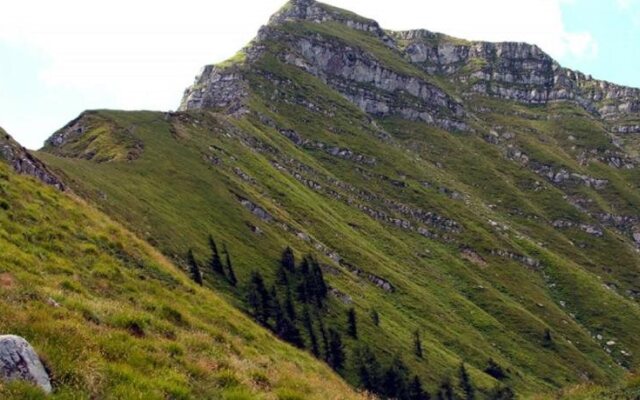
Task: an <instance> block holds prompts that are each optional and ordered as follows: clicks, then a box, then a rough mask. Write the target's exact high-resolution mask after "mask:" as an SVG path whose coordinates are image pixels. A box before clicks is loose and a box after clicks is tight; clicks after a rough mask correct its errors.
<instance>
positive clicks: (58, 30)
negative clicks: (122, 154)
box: [0, 0, 632, 142]
mask: <svg viewBox="0 0 640 400" xmlns="http://www.w3.org/2000/svg"><path fill="white" fill-rule="evenodd" d="M326 1H327V2H329V3H332V4H335V5H336V6H339V7H343V8H347V9H351V10H353V11H355V12H358V13H360V14H362V15H364V16H368V17H371V18H374V19H376V20H378V21H379V22H380V23H381V25H382V26H383V27H385V28H390V29H410V28H426V29H430V30H433V31H440V32H445V33H448V34H451V35H454V36H459V37H463V38H469V39H481V40H492V41H502V40H510V41H526V42H530V43H536V44H538V45H540V46H541V47H542V48H543V49H544V50H545V51H547V52H549V53H550V54H551V55H552V56H554V57H563V56H568V55H571V56H574V57H592V56H594V54H595V53H596V52H597V45H596V43H595V41H594V39H593V38H592V37H591V35H590V34H589V33H588V32H568V31H567V30H566V28H565V26H564V24H563V22H562V13H561V7H560V4H561V2H566V1H572V0H520V1H514V0H483V1H478V0H445V1H442V0H394V1H393V2H389V1H388V0H383V1H379V0H369V1H363V0H326ZM627 1H632V0H627ZM283 2H284V0H233V1H228V0H224V1H215V0H182V1H180V2H175V1H168V0H157V1H153V2H152V1H142V0H110V1H108V2H98V1H96V0H57V1H44V0H21V1H13V2H6V4H3V7H2V8H3V10H2V19H3V21H2V24H0V44H1V42H2V41H4V42H11V43H12V44H14V45H18V46H23V47H25V48H29V49H31V50H34V49H35V50H37V51H38V52H39V53H40V54H41V55H42V58H43V59H44V60H46V62H44V63H43V64H42V65H40V73H39V75H38V76H35V77H33V79H38V80H39V81H40V82H41V83H42V84H43V86H45V87H46V88H47V90H49V91H51V92H56V91H61V92H66V93H75V94H76V95H78V96H83V98H86V99H91V101H89V100H87V102H86V107H87V108H89V107H92V108H95V107H111V108H122V109H140V108H146V109H174V108H176V107H177V105H178V103H179V101H180V97H181V94H182V91H183V90H184V88H185V87H186V86H187V85H189V84H190V83H191V82H192V80H193V77H194V75H195V74H196V73H197V72H198V70H199V69H200V67H201V66H202V65H204V64H208V63H213V62H218V61H221V60H223V59H225V58H227V57H230V56H231V55H233V54H234V53H235V52H236V51H237V50H239V49H240V48H241V47H242V46H243V45H244V44H246V43H247V42H248V41H249V40H250V39H251V38H252V37H253V36H254V35H255V33H256V32H257V30H258V28H259V27H260V25H262V24H264V23H265V22H266V21H267V19H268V17H269V16H270V15H271V14H272V13H273V12H275V11H276V10H277V9H278V8H279V7H280V6H281V5H282V3H283ZM3 62H4V61H3ZM1 79H2V77H0V80H1ZM0 83H1V82H0ZM4 95H6V94H4ZM75 100H78V99H75ZM80 100H82V99H80ZM60 101H62V102H63V101H65V99H60ZM76 103H77V101H76ZM33 111H35V112H38V110H33ZM44 111H45V110H42V112H44ZM70 112H71V111H70ZM73 112H77V111H75V110H74V111H73ZM73 117H74V115H68V116H66V118H67V119H71V118H73ZM14 125H15V126H18V125H19V124H17V123H14ZM55 128H57V127H55V126H52V127H48V128H46V130H45V131H44V132H38V133H35V135H36V136H37V137H38V140H42V139H43V138H44V137H46V136H48V134H50V133H51V132H52V131H53V130H55ZM31 132H32V131H31ZM30 134H31V133H30ZM20 135H21V133H20V132H16V136H20ZM29 141H32V142H33V141H34V139H32V138H30V139H29Z"/></svg>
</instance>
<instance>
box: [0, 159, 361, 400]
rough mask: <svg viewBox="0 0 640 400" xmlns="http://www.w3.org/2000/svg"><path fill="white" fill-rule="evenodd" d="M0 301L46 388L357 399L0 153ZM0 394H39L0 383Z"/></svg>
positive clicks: (96, 393) (0, 323)
mask: <svg viewBox="0 0 640 400" xmlns="http://www.w3.org/2000/svg"><path fill="white" fill-rule="evenodd" d="M0 309H1V310H2V312H1V313H0V332H3V333H11V334H17V335H21V336H24V337H25V338H26V339H27V340H29V341H30V342H31V343H32V344H33V346H34V347H35V348H36V350H37V351H38V353H39V354H40V356H41V357H42V358H43V360H44V362H45V364H46V366H47V367H48V368H49V369H50V371H51V375H52V379H53V384H54V394H53V396H51V397H48V398H53V399H83V398H86V399H89V398H101V399H123V398H127V399H133V398H141V399H142V398H144V399H167V398H172V399H201V398H225V399H255V398H264V399H301V398H315V399H329V398H331V399H342V398H359V397H358V396H357V395H356V394H354V392H353V391H352V390H351V389H350V388H349V387H348V386H347V385H346V384H345V383H344V382H342V381H341V380H340V379H339V378H338V377H337V376H336V375H335V374H334V373H333V372H332V371H331V370H330V369H329V368H328V367H327V366H325V365H323V364H322V363H319V362H318V361H316V360H314V359H313V358H312V357H311V356H310V355H309V354H306V353H305V352H303V351H300V350H297V349H294V348H293V347H291V346H289V345H286V344H284V343H282V342H280V341H278V340H277V339H276V338H275V337H274V336H272V335H271V334H269V333H268V332H266V331H265V330H264V329H263V328H260V327H258V326H257V325H256V324H255V323H253V322H252V321H250V319H248V318H247V317H246V316H244V315H243V314H242V313H241V312H239V311H238V310H237V309H235V308H234V307H232V306H230V305H229V304H228V303H226V302H225V301H224V300H222V299H221V298H220V297H219V296H217V295H216V294H214V293H213V292H212V291H210V290H209V289H205V288H201V287H198V286H197V285H195V284H193V283H192V282H191V281H190V280H188V278H187V277H186V276H185V275H184V274H183V273H182V272H181V271H179V270H178V269H177V268H176V267H175V266H174V265H172V264H171V263H170V262H168V261H167V260H166V259H165V258H164V257H163V256H161V255H160V254H158V253H157V252H156V251H155V250H154V249H153V248H151V247H150V246H149V245H148V244H146V243H144V242H142V241H140V240H139V239H137V238H136V237H135V236H134V235H133V234H131V233H130V232H128V231H126V230H125V229H124V228H122V227H121V226H120V225H118V224H116V223H114V222H112V221H111V220H109V219H108V218H107V217H105V216H104V215H103V214H102V213H100V212H98V211H96V210H94V209H93V208H91V207H90V206H88V205H87V204H85V203H84V202H83V201H82V200H79V199H77V198H73V197H70V196H68V195H65V194H61V193H59V192H58V191H56V190H55V189H52V188H50V187H46V186H44V185H43V184H40V183H39V182H36V181H34V180H32V179H31V178H25V177H22V176H18V175H16V174H14V173H13V172H10V170H9V168H8V166H6V165H4V164H3V163H0ZM0 397H1V398H3V399H23V398H44V395H43V394H42V393H40V392H39V391H38V389H35V388H32V387H30V386H29V385H26V384H19V383H12V384H2V383H0Z"/></svg>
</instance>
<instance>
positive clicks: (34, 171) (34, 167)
mask: <svg viewBox="0 0 640 400" xmlns="http://www.w3.org/2000/svg"><path fill="white" fill-rule="evenodd" d="M0 159H4V160H5V161H6V162H7V163H9V165H11V167H12V168H13V169H14V170H15V171H16V172H18V173H20V174H25V175H31V176H33V177H35V178H37V179H39V180H40V181H42V182H44V183H46V184H47V185H51V186H53V187H55V188H57V189H60V190H64V188H65V186H64V184H63V183H62V181H61V180H60V179H59V178H58V177H57V176H56V175H55V174H54V173H53V172H51V171H50V170H49V169H48V168H47V166H46V165H44V163H43V162H42V161H40V160H38V159H37V158H36V157H34V156H33V155H31V153H29V151H28V150H27V149H25V148H24V147H22V146H20V144H18V142H16V141H15V140H13V138H12V137H11V136H9V134H7V133H6V132H5V131H4V130H3V129H2V128H0Z"/></svg>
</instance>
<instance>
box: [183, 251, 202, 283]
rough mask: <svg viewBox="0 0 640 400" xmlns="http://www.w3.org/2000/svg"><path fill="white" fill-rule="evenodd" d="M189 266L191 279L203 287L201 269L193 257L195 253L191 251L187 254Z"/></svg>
mask: <svg viewBox="0 0 640 400" xmlns="http://www.w3.org/2000/svg"><path fill="white" fill-rule="evenodd" d="M187 264H188V265H189V272H190V273H191V279H193V281H194V282H195V283H197V284H198V285H200V286H202V273H201V272H200V267H199V266H198V263H197V262H196V258H195V257H194V256H193V251H192V250H191V249H189V252H188V253H187Z"/></svg>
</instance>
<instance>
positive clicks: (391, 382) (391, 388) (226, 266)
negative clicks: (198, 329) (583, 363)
mask: <svg viewBox="0 0 640 400" xmlns="http://www.w3.org/2000/svg"><path fill="white" fill-rule="evenodd" d="M209 247H210V250H211V256H210V258H209V260H208V262H207V266H208V268H209V269H210V270H211V271H212V272H213V274H214V276H220V277H224V278H225V280H226V281H227V282H228V283H229V284H230V285H231V286H233V287H236V286H237V283H238V281H237V278H236V276H235V273H234V270H233V265H232V263H231V256H230V254H229V251H228V250H227V248H226V246H223V253H224V255H225V262H223V261H222V258H221V257H220V254H219V252H218V249H217V246H216V243H215V241H214V240H213V237H211V236H209ZM187 262H188V264H189V269H190V273H191V276H192V279H193V280H194V281H195V282H197V283H198V284H200V285H202V283H203V278H202V273H201V271H200V266H199V265H198V263H197V261H196V260H195V258H194V256H193V252H192V251H191V250H189V252H188V254H187ZM328 289H329V288H328V285H327V284H326V282H325V280H324V276H323V273H322V269H321V268H320V264H319V263H318V262H317V261H316V260H315V258H313V257H312V256H310V255H308V256H305V257H304V258H303V259H302V260H301V261H300V263H299V265H296V259H295V256H294V253H293V251H292V250H291V248H290V247H287V248H286V249H285V250H284V251H283V252H282V257H281V259H280V263H279V265H278V269H277V270H276V273H275V279H274V281H273V283H271V284H267V282H266V281H265V279H264V277H263V276H262V274H261V273H260V272H258V271H254V272H252V273H251V276H250V278H249V281H248V282H247V284H246V301H247V305H248V308H249V312H250V313H251V315H252V316H253V318H254V319H255V320H256V321H257V322H258V323H259V324H261V325H263V326H265V327H266V328H268V329H270V330H271V331H272V332H274V333H275V334H276V335H277V336H278V337H279V338H281V339H282V340H285V341H287V342H289V343H291V344H293V345H294V346H297V347H299V348H305V349H308V350H309V351H310V352H311V353H312V354H313V355H314V356H316V357H317V358H320V359H323V360H324V361H325V362H326V363H327V364H328V365H329V366H331V367H332V368H333V369H334V370H336V371H338V372H340V373H344V372H345V368H346V363H347V357H346V352H345V344H344V342H343V336H342V333H341V330H340V329H338V328H337V327H334V326H331V327H327V326H326V324H325V318H326V314H327V313H328V311H329V310H327V304H326V303H327V301H326V299H327V295H328V292H329V290H328ZM334 314H335V313H334ZM343 315H344V314H343ZM370 317H371V322H372V323H373V325H374V326H376V327H377V326H379V324H380V316H379V315H378V312H377V311H376V310H371V312H370ZM345 322H346V329H345V332H344V334H346V335H347V336H348V337H350V338H351V339H353V340H352V341H355V345H354V348H353V349H352V351H350V358H351V359H350V360H349V361H350V363H349V366H350V367H351V368H353V371H354V373H355V375H356V376H357V377H358V380H359V384H360V386H361V388H362V389H364V390H367V391H369V392H371V393H373V394H376V395H378V396H379V397H381V398H388V399H397V400H429V399H431V398H432V396H431V395H430V394H429V393H428V392H427V391H426V390H425V389H424V388H423V385H422V382H421V380H420V378H419V377H418V376H417V375H415V374H412V373H411V372H410V370H409V368H408V367H407V366H406V364H405V363H404V362H403V360H402V359H401V358H400V357H397V356H396V357H394V358H393V359H391V361H389V362H387V363H386V364H385V365H383V363H381V362H380V361H379V359H378V357H377V356H376V354H375V353H374V351H373V350H372V349H371V348H370V347H369V346H367V345H366V344H361V343H359V342H358V318H357V314H356V311H355V309H354V308H350V309H348V310H347V312H346V320H345ZM547 336H550V334H548V335H547ZM545 339H547V338H546V337H545ZM547 342H551V340H550V339H547ZM413 353H414V355H415V356H416V357H417V358H419V359H422V358H423V349H422V340H421V337H420V332H419V331H418V330H416V331H415V332H414V334H413ZM485 373H487V374H489V375H491V376H492V377H494V378H496V379H498V380H502V379H505V378H507V374H506V372H505V371H504V370H503V369H502V368H501V367H500V365H498V364H497V363H496V362H495V361H494V360H489V362H488V365H487V368H486V369H485ZM460 393H461V394H462V397H460ZM475 398H476V395H475V388H474V386H473V382H472V381H471V377H470V376H469V374H468V372H467V370H466V367H465V366H464V364H461V365H460V368H459V370H458V387H457V389H456V388H455V387H454V385H453V384H452V383H451V379H449V378H447V379H445V380H444V381H443V382H442V383H441V384H440V386H439V387H438V389H437V392H436V393H435V399H437V400H475ZM488 398H489V399H492V400H511V399H514V398H515V395H514V393H513V391H512V390H511V389H509V388H508V387H497V388H496V389H494V390H493V391H492V392H490V393H488Z"/></svg>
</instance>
